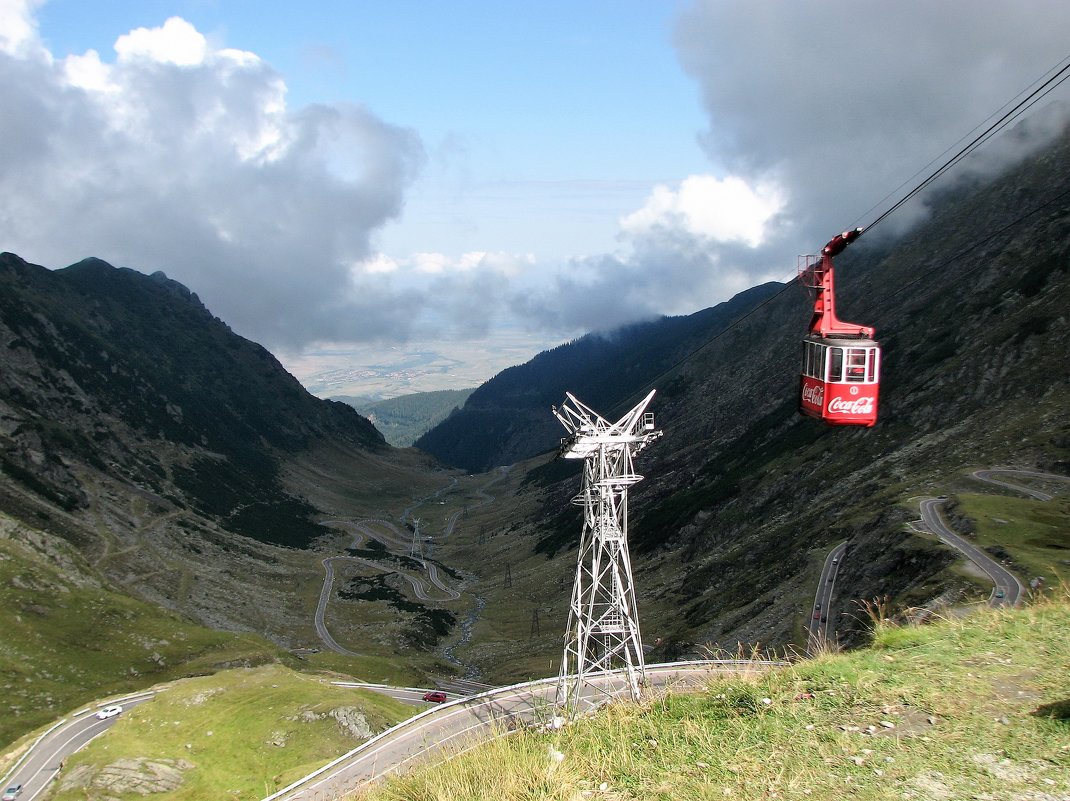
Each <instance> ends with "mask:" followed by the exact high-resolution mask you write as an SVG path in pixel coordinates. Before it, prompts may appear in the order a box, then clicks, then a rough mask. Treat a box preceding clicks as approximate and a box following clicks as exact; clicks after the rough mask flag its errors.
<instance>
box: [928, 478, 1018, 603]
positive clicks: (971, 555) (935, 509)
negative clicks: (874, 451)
mask: <svg viewBox="0 0 1070 801" xmlns="http://www.w3.org/2000/svg"><path fill="white" fill-rule="evenodd" d="M945 503H947V499H946V498H923V499H922V500H921V522H922V524H923V525H924V526H925V528H926V529H928V531H930V532H931V533H933V534H935V535H936V536H937V537H939V538H940V540H941V541H942V542H943V543H944V544H946V545H950V546H951V547H952V548H956V549H958V550H959V551H961V552H962V553H963V554H965V555H966V558H967V559H969V560H970V561H971V562H973V563H974V564H975V565H977V566H978V567H979V568H981V570H983V571H984V572H985V573H986V574H987V575H988V577H989V578H990V579H992V583H993V584H994V585H995V586H994V587H993V588H992V593H991V595H989V596H988V603H989V605H990V606H1017V605H1018V603H1019V602H1020V601H1021V598H1022V596H1023V595H1024V594H1025V587H1023V586H1022V582H1020V581H1019V580H1018V578H1017V576H1015V575H1014V574H1013V573H1011V572H1010V571H1009V570H1007V569H1006V568H1005V567H1003V566H1002V565H1001V564H999V562H997V561H995V560H994V559H992V558H991V557H990V556H988V555H987V554H986V553H984V551H982V550H981V549H980V548H978V547H977V546H975V545H973V544H972V543H969V542H967V541H966V540H964V539H963V538H962V537H960V536H959V535H958V534H956V533H955V532H954V531H952V530H951V529H950V528H948V527H947V524H946V523H945V522H944V518H943V517H942V516H941V515H940V508H939V507H941V506H943V505H944V504H945Z"/></svg>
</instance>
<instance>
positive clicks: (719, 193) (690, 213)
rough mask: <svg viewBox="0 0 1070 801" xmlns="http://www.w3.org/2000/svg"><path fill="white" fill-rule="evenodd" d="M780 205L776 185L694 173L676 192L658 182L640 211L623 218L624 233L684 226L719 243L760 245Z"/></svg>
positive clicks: (635, 233) (691, 232)
mask: <svg viewBox="0 0 1070 801" xmlns="http://www.w3.org/2000/svg"><path fill="white" fill-rule="evenodd" d="M783 206H784V201H783V200H782V198H781V193H780V192H779V190H777V189H776V188H775V187H774V186H772V185H769V184H765V185H759V186H757V187H752V186H750V185H749V184H748V183H747V182H746V181H744V180H743V179H742V178H738V177H736V176H729V177H728V178H725V179H723V180H719V179H717V178H715V177H714V176H712V175H692V176H690V177H689V178H686V179H684V181H683V182H682V183H681V184H680V189H679V190H678V191H675V192H674V191H673V190H672V189H670V188H669V187H668V186H664V185H662V186H657V187H655V188H654V192H653V194H651V196H650V198H649V199H648V200H647V202H646V205H645V206H643V208H641V209H639V211H636V212H634V213H633V214H630V215H628V216H627V217H625V218H623V219H622V220H621V223H620V224H621V229H622V230H623V231H624V233H625V234H628V235H630V236H638V235H643V234H645V233H648V232H649V231H650V230H651V229H653V228H656V227H663V228H677V227H679V228H682V229H683V230H685V231H687V232H688V233H690V234H693V235H695V236H701V237H706V238H708V239H711V240H714V241H717V242H742V243H744V244H746V245H748V246H750V247H757V246H758V245H759V244H761V242H762V240H763V238H764V233H765V228H766V225H767V224H768V222H769V220H770V219H772V217H773V216H774V215H776V213H777V212H779V211H780V210H781V209H782V208H783Z"/></svg>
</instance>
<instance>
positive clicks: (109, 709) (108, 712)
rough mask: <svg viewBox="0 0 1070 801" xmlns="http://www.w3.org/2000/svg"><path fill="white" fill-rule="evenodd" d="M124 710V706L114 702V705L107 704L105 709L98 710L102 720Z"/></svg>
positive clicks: (98, 715)
mask: <svg viewBox="0 0 1070 801" xmlns="http://www.w3.org/2000/svg"><path fill="white" fill-rule="evenodd" d="M122 711H123V708H122V707H121V706H119V705H118V704H113V705H112V706H106V707H104V708H103V709H101V710H99V711H98V712H97V717H98V718H99V719H100V720H107V719H108V718H113V717H115V716H116V715H118V714H119V713H120V712H122Z"/></svg>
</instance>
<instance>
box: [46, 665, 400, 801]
mask: <svg viewBox="0 0 1070 801" xmlns="http://www.w3.org/2000/svg"><path fill="white" fill-rule="evenodd" d="M341 707H349V708H355V709H359V710H360V712H361V713H362V714H363V716H364V718H365V719H366V721H367V723H368V725H369V727H370V729H371V730H372V731H373V732H374V733H378V732H380V731H382V730H383V729H386V728H388V727H389V726H392V725H393V724H395V723H397V722H398V721H400V720H402V719H404V718H407V717H410V716H411V715H412V714H413V709H412V707H411V706H406V705H405V704H402V703H400V702H397V701H394V700H393V699H390V698H387V697H386V696H383V695H379V694H377V693H374V692H371V691H369V690H352V689H345V688H339V687H334V686H332V685H331V684H330V682H329V681H328V680H327V679H326V678H322V677H314V676H309V675H307V674H300V673H295V672H294V671H292V670H290V669H288V668H285V667H283V666H281V665H265V666H261V667H258V668H251V669H239V670H229V671H223V672H221V673H218V674H216V675H214V676H205V677H201V678H196V679H188V680H185V681H182V682H179V683H177V684H176V685H175V686H173V687H170V688H167V689H165V690H164V691H162V692H161V693H160V694H159V695H157V696H156V698H155V699H154V700H153V701H151V702H150V703H147V704H143V705H141V706H139V707H137V708H135V709H133V710H130V711H129V712H127V713H124V714H123V716H122V717H121V718H119V720H118V723H117V724H116V725H115V727H114V728H113V729H111V730H109V731H108V733H107V735H106V736H105V737H101V738H99V739H97V740H95V741H94V742H93V743H91V744H90V745H89V746H88V747H87V748H86V749H85V750H84V751H81V752H79V753H78V754H76V755H74V756H73V757H71V758H70V759H69V760H68V764H67V766H66V768H65V770H64V773H63V774H62V775H61V776H60V780H59V781H60V788H61V789H60V792H58V793H57V794H56V795H55V796H54V798H55V799H56V801H73V799H82V798H86V797H95V796H94V795H93V793H94V792H96V793H103V794H105V795H110V794H109V793H107V792H106V791H105V790H103V789H102V788H99V787H96V788H94V789H92V790H89V791H87V790H86V789H85V786H84V782H85V779H84V778H83V779H82V781H79V782H75V781H72V780H67V781H65V777H70V776H72V773H73V774H74V776H76V777H77V776H78V775H79V774H81V775H82V776H85V775H87V774H88V775H94V774H96V773H97V772H98V771H99V770H100V769H101V768H103V767H105V766H107V765H109V764H111V763H114V762H116V761H117V760H120V759H124V758H137V757H143V758H148V759H166V760H179V759H182V760H186V761H187V762H188V763H190V764H191V765H192V767H190V768H188V769H187V770H186V771H185V773H184V781H183V783H182V785H181V786H180V787H179V788H178V789H176V790H173V791H171V792H163V793H154V794H153V798H156V799H159V801H195V800H197V799H205V798H245V799H250V798H252V799H257V798H262V797H264V796H265V795H269V794H270V793H272V792H274V791H275V790H277V789H279V788H281V787H284V786H285V785H287V784H289V783H290V782H292V781H293V780H294V779H297V778H300V777H301V776H304V775H306V774H308V773H310V772H312V771H313V770H315V769H316V768H318V767H320V766H321V765H323V764H325V763H326V762H329V761H330V760H332V759H334V758H335V757H337V756H339V755H341V754H344V753H345V752H346V751H349V750H350V749H352V748H354V747H355V746H356V745H358V744H359V743H360V742H362V739H359V738H354V737H353V736H351V735H349V734H347V733H345V732H344V731H343V730H342V729H341V728H340V726H339V724H338V722H337V721H336V720H335V719H334V718H332V717H330V716H329V715H328V714H327V713H329V712H330V711H331V710H332V709H337V708H341ZM302 715H305V717H302ZM314 716H317V717H318V718H319V719H314ZM83 766H85V767H83ZM83 771H85V773H83ZM89 781H90V787H93V785H92V780H91V779H90V780H89ZM122 797H124V798H125V797H127V796H126V795H123V796H122ZM129 797H132V798H134V797H138V796H137V795H136V794H129Z"/></svg>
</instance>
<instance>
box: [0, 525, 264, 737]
mask: <svg viewBox="0 0 1070 801" xmlns="http://www.w3.org/2000/svg"><path fill="white" fill-rule="evenodd" d="M53 547H56V548H61V549H62V548H63V546H62V545H56V546H53ZM64 552H65V556H66V558H68V559H70V560H71V564H76V563H79V562H81V558H80V557H79V556H77V555H76V553H75V552H74V551H73V549H69V548H66V549H64ZM83 570H84V571H85V572H84V573H83V574H82V575H88V568H85V566H84V565H83ZM71 575H77V574H76V573H70V572H61V571H60V570H59V569H57V567H56V565H55V564H54V563H53V562H52V561H51V560H49V559H48V558H46V557H44V556H42V554H41V553H39V552H37V551H35V550H34V549H32V548H31V547H28V545H27V544H26V543H24V542H19V541H17V540H13V539H4V538H0V642H2V645H3V647H2V648H0V688H2V689H3V693H4V701H5V707H6V708H5V712H4V714H3V715H0V744H7V743H10V742H11V741H12V740H14V739H15V738H16V737H18V736H20V735H22V734H24V733H26V732H27V731H30V730H32V729H34V728H36V727H38V726H41V725H43V724H45V723H48V722H51V721H52V720H55V719H57V718H59V717H60V716H62V715H63V714H64V713H65V712H66V711H67V710H70V709H73V708H76V707H77V706H79V705H81V704H85V703H88V702H90V701H92V700H94V699H96V698H100V697H102V696H106V695H109V694H115V693H121V692H126V691H130V690H136V689H140V688H143V687H147V686H150V685H152V684H155V683H157V682H160V681H166V680H168V679H173V678H176V677H179V676H185V675H196V674H199V673H207V672H211V671H213V670H216V669H218V668H219V667H221V666H225V665H234V664H258V663H262V662H267V661H272V660H274V659H277V658H279V657H280V656H281V655H282V652H280V650H279V648H278V647H277V646H275V645H273V644H271V643H269V642H268V641H267V640H264V639H262V638H260V637H256V636H252V635H239V634H232V633H226V632H220V631H212V630H210V629H206V628H204V627H203V626H198V625H196V624H193V623H191V622H190V621H188V620H186V619H183V618H181V617H179V616H178V615H174V614H171V613H169V612H167V611H164V610H162V609H160V608H158V607H156V606H154V605H151V604H147V603H144V602H141V601H138V600H135V599H133V598H131V597H130V596H127V595H123V594H120V593H117V592H114V591H112V590H109V589H106V588H104V587H102V586H100V585H97V584H94V583H85V584H78V583H75V582H72V581H71V580H70V576H71Z"/></svg>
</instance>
